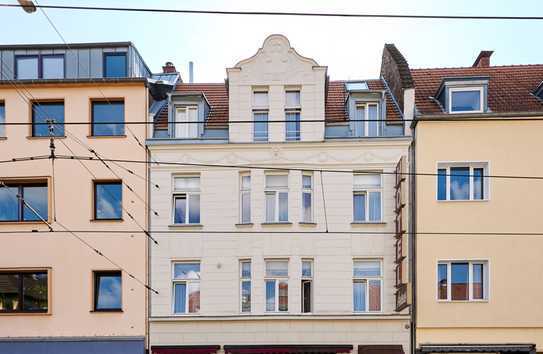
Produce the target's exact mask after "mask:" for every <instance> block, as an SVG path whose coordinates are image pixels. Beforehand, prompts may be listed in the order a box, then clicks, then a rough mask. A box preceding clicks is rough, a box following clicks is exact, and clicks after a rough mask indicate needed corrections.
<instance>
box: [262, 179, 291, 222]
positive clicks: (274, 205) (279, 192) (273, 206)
mask: <svg viewBox="0 0 543 354" xmlns="http://www.w3.org/2000/svg"><path fill="white" fill-rule="evenodd" d="M264 193H265V196H266V222H272V223H273V222H288V174H268V175H266V190H265V192H264Z"/></svg>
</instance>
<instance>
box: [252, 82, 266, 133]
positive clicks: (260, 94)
mask: <svg viewBox="0 0 543 354" xmlns="http://www.w3.org/2000/svg"><path fill="white" fill-rule="evenodd" d="M268 107H269V103H268V91H254V92H253V121H254V128H253V139H254V141H268Z"/></svg>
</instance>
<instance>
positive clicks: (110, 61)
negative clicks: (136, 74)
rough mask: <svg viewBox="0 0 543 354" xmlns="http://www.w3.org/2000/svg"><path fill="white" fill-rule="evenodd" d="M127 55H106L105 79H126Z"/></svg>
mask: <svg viewBox="0 0 543 354" xmlns="http://www.w3.org/2000/svg"><path fill="white" fill-rule="evenodd" d="M126 66H127V63H126V53H104V77H106V78H107V77H126V76H127V70H126Z"/></svg>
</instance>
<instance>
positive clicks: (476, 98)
mask: <svg viewBox="0 0 543 354" xmlns="http://www.w3.org/2000/svg"><path fill="white" fill-rule="evenodd" d="M483 94H484V90H483V87H480V86H479V87H451V88H449V113H482V112H483V111H484V106H483Z"/></svg>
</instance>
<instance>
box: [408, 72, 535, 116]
mask: <svg viewBox="0 0 543 354" xmlns="http://www.w3.org/2000/svg"><path fill="white" fill-rule="evenodd" d="M411 74H412V76H413V80H414V81H415V106H416V109H417V111H418V114H420V115H433V114H445V113H444V112H443V110H442V109H441V107H440V106H439V104H438V103H437V102H436V100H435V99H434V96H435V94H436V92H437V91H438V89H439V87H440V85H441V83H442V82H443V79H445V78H447V79H450V78H465V77H481V76H487V77H488V108H489V111H490V112H494V113H514V112H519V113H520V112H543V103H542V102H541V101H540V100H538V99H537V97H535V96H534V94H533V92H534V90H535V89H536V88H537V86H538V85H539V84H540V83H541V81H542V80H543V64H538V65H511V66H490V67H459V68H436V69H411Z"/></svg>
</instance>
